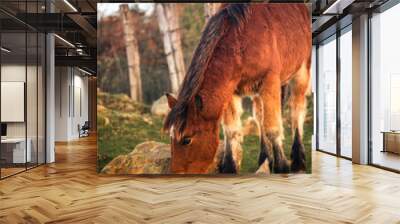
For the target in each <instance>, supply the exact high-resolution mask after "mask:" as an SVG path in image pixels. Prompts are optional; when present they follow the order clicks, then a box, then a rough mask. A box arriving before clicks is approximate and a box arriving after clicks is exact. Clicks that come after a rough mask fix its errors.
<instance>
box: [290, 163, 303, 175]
mask: <svg viewBox="0 0 400 224" xmlns="http://www.w3.org/2000/svg"><path fill="white" fill-rule="evenodd" d="M290 169H291V171H292V172H293V173H300V172H304V171H306V163H305V161H304V160H303V161H296V160H293V162H292V165H291V167H290Z"/></svg>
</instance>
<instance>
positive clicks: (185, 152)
mask: <svg viewBox="0 0 400 224" xmlns="http://www.w3.org/2000/svg"><path fill="white" fill-rule="evenodd" d="M167 98H168V105H169V107H170V108H171V109H172V111H174V110H173V109H174V107H175V106H176V104H177V100H176V99H175V98H174V97H173V96H171V95H170V94H167ZM175 109H177V108H175ZM202 109H203V102H202V99H201V97H200V96H195V97H194V99H193V100H191V102H188V104H187V106H186V110H187V111H186V113H185V114H186V116H185V119H184V120H182V121H179V122H176V121H172V123H174V124H176V125H170V126H168V128H169V133H170V136H171V172H173V173H177V174H206V173H209V172H210V171H211V170H212V169H213V168H214V167H213V166H214V165H215V164H214V156H215V154H216V151H217V148H218V144H219V122H218V120H217V119H209V118H205V117H204V116H201V111H202ZM170 113H173V112H170ZM175 118H176V117H175ZM176 119H181V118H176Z"/></svg>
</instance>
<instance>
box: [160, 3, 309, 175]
mask: <svg viewBox="0 0 400 224" xmlns="http://www.w3.org/2000/svg"><path fill="white" fill-rule="evenodd" d="M310 26H311V21H310V13H309V10H308V7H307V6H306V5H305V4H275V3H271V4H225V5H222V6H221V8H220V9H219V11H218V12H217V14H215V15H214V16H213V17H212V18H211V19H210V20H209V21H208V23H207V24H206V26H205V29H204V31H203V33H202V36H201V40H200V43H199V45H198V47H197V49H196V51H195V52H194V55H193V59H192V62H191V64H190V67H189V70H188V72H187V74H186V76H185V79H184V81H183V84H182V86H181V89H180V92H179V95H178V98H177V99H175V98H173V97H172V96H171V95H169V94H167V98H168V103H169V105H170V107H171V111H170V113H169V114H168V115H167V117H166V120H165V124H164V128H165V130H169V132H170V135H171V137H172V138H171V141H172V163H171V171H172V172H173V173H191V174H203V173H209V172H211V171H213V170H214V169H215V168H216V167H215V164H214V160H215V158H214V157H215V155H216V151H217V148H218V145H219V128H220V123H221V122H222V125H223V129H224V135H225V149H224V152H223V157H222V161H221V163H220V164H219V170H220V172H222V173H236V172H239V170H240V164H241V160H242V148H241V142H242V138H243V136H242V133H241V129H242V128H241V121H240V115H241V111H242V108H241V98H240V96H245V95H248V96H253V106H254V110H253V111H254V116H255V117H256V119H257V121H258V123H259V129H260V136H261V137H260V142H261V150H260V155H259V165H260V166H262V165H264V167H265V166H266V165H265V164H268V165H267V166H266V167H267V168H268V169H273V170H274V172H276V173H280V172H289V170H290V168H291V170H292V171H300V170H305V153H304V146H303V143H302V135H303V122H304V117H305V113H306V94H307V92H308V91H309V83H310V64H311V28H310ZM284 85H288V86H290V88H291V91H290V92H291V95H290V100H289V102H290V104H289V105H290V108H291V124H292V126H291V127H292V130H293V136H294V143H293V146H292V154H291V157H292V163H291V167H290V165H289V162H288V161H287V159H286V157H285V154H284V152H283V147H282V139H283V137H284V136H283V126H282V112H281V110H282V109H281V87H282V86H284Z"/></svg>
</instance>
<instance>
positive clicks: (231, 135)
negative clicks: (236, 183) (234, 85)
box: [219, 95, 243, 173]
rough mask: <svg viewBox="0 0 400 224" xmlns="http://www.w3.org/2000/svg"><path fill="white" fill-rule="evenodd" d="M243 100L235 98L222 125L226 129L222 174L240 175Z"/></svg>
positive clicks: (225, 114) (220, 167)
mask: <svg viewBox="0 0 400 224" xmlns="http://www.w3.org/2000/svg"><path fill="white" fill-rule="evenodd" d="M242 111H243V109H242V99H241V98H240V97H239V96H236V95H235V96H233V97H232V101H231V102H230V104H229V105H228V107H227V109H226V110H225V111H224V114H223V116H222V125H223V129H224V143H225V145H224V152H223V156H222V160H221V162H220V164H219V171H220V173H239V171H240V165H241V163H242V154H243V150H242V146H241V144H242V142H243V134H242V122H241V120H240V116H241V115H242Z"/></svg>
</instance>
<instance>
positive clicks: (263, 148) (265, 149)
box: [253, 96, 274, 173]
mask: <svg viewBox="0 0 400 224" xmlns="http://www.w3.org/2000/svg"><path fill="white" fill-rule="evenodd" d="M253 117H254V118H255V119H256V120H257V125H258V129H259V131H260V154H259V156H258V166H259V167H268V169H269V170H268V171H263V173H268V172H269V171H270V170H272V168H273V167H272V166H273V162H274V153H273V151H272V146H268V145H267V144H268V143H269V140H268V139H267V136H266V135H265V130H264V125H263V122H264V111H263V102H262V99H261V97H259V96H255V97H253ZM264 163H266V166H263V164H264Z"/></svg>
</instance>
